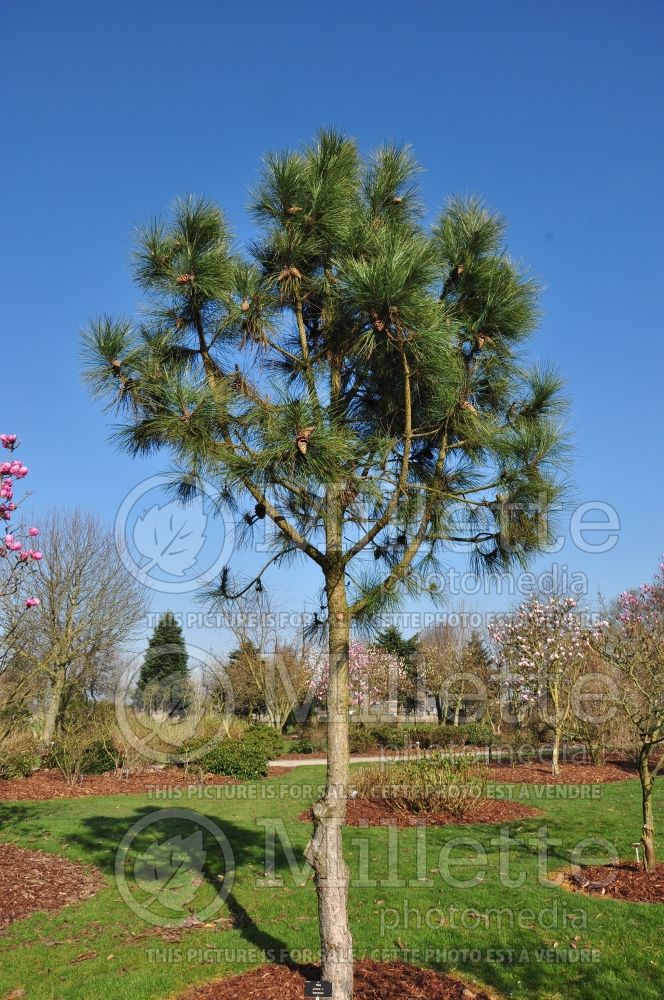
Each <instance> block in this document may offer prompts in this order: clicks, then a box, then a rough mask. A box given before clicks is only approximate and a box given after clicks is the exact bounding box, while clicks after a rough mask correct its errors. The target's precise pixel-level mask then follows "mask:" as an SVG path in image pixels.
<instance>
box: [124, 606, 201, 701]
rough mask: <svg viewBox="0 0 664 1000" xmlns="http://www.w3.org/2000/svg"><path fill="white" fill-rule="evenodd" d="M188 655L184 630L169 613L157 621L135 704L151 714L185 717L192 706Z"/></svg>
mask: <svg viewBox="0 0 664 1000" xmlns="http://www.w3.org/2000/svg"><path fill="white" fill-rule="evenodd" d="M187 663H188V656H187V650H186V647H185V644H184V637H183V635H182V629H181V627H180V625H178V623H177V621H176V619H175V615H174V614H173V613H172V612H171V611H167V612H166V613H165V614H164V615H162V616H161V618H160V619H159V621H158V622H157V624H156V626H155V629H154V632H153V633H152V638H151V639H150V641H149V643H148V648H147V651H146V653H145V659H144V660H143V666H142V667H141V673H140V676H139V679H138V683H137V685H136V701H137V703H138V704H139V705H140V706H141V707H142V708H143V709H144V710H145V711H149V712H154V711H162V712H167V713H168V715H169V716H177V715H183V714H184V713H185V712H186V710H187V707H188V704H189V698H188V695H189V669H188V666H187Z"/></svg>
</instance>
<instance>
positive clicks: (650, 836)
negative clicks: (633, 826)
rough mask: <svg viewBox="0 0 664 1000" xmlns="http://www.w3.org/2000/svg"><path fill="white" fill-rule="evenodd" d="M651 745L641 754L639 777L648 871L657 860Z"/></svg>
mask: <svg viewBox="0 0 664 1000" xmlns="http://www.w3.org/2000/svg"><path fill="white" fill-rule="evenodd" d="M649 757H650V747H648V749H647V750H642V751H641V753H640V754H639V778H640V780H641V801H642V806H643V833H642V834H641V843H642V844H643V857H644V860H645V866H646V871H647V872H651V871H654V868H655V864H656V862H657V855H656V851H655V819H654V816H653V810H652V786H653V780H652V774H651V773H650V762H649Z"/></svg>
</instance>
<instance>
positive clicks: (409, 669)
mask: <svg viewBox="0 0 664 1000" xmlns="http://www.w3.org/2000/svg"><path fill="white" fill-rule="evenodd" d="M376 646H377V647H378V648H379V649H384V650H385V652H386V653H392V655H393V656H396V657H397V658H398V659H399V661H400V662H401V664H402V665H403V669H404V670H405V672H406V674H407V677H408V690H405V689H404V690H402V691H400V692H399V694H400V697H401V700H402V702H403V707H404V709H405V710H406V712H413V711H414V712H417V710H418V709H420V710H421V708H422V705H421V704H420V702H421V701H422V695H423V692H421V691H418V677H417V663H418V658H417V653H418V638H417V636H416V635H412V636H410V637H409V638H408V639H406V637H405V636H404V635H402V634H401V631H400V630H399V629H398V628H397V626H396V625H388V626H387V628H385V629H383V631H382V632H379V633H378V635H377V636H376Z"/></svg>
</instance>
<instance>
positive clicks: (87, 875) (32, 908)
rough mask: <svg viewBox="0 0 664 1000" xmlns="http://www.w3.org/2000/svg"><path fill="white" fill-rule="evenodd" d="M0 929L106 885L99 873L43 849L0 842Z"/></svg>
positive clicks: (56, 907) (85, 897) (89, 894)
mask: <svg viewBox="0 0 664 1000" xmlns="http://www.w3.org/2000/svg"><path fill="white" fill-rule="evenodd" d="M0 884H1V885H2V893H1V894H0V928H3V927H6V926H7V925H8V924H10V923H12V921H14V920H21V919H22V918H23V917H29V916H30V914H31V913H37V912H42V911H44V910H59V909H60V907H61V906H66V905H67V903H75V902H76V901H77V900H79V899H87V898H88V896H94V894H95V893H96V892H97V891H98V890H99V889H102V888H103V887H104V886H105V884H106V883H105V881H104V878H103V876H102V874H101V872H99V871H97V869H96V868H93V867H92V866H91V865H88V866H83V865H78V864H75V862H73V861H68V860H67V859H66V858H60V857H58V856H57V855H55V854H46V853H45V852H43V851H27V850H25V848H23V847H17V845H16V844H0Z"/></svg>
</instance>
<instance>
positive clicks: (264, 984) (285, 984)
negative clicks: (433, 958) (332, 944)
mask: <svg viewBox="0 0 664 1000" xmlns="http://www.w3.org/2000/svg"><path fill="white" fill-rule="evenodd" d="M319 976H320V970H319V969H316V968H314V967H312V966H304V967H303V966H287V965H263V966H261V967H260V968H258V969H252V970H251V972H245V973H243V974H242V975H240V976H231V977H230V978H227V979H218V980H215V981H214V982H211V983H204V984H203V985H201V986H194V987H193V988H192V989H190V990H187V992H186V993H183V994H181V995H180V997H179V998H178V1000H237V998H238V997H242V1000H302V997H303V996H304V984H305V982H306V981H307V980H317V979H318V978H319ZM353 997H354V998H355V1000H491V997H490V995H489V994H488V993H484V992H478V991H477V990H475V988H473V987H470V986H467V985H466V984H465V983H463V982H460V981H459V980H457V979H452V978H451V977H450V976H446V975H444V973H442V972H434V971H433V970H432V969H420V968H418V967H417V966H414V965H406V964H405V963H403V962H375V961H373V960H372V959H362V960H361V961H358V962H356V963H355V983H354V990H353Z"/></svg>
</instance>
